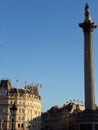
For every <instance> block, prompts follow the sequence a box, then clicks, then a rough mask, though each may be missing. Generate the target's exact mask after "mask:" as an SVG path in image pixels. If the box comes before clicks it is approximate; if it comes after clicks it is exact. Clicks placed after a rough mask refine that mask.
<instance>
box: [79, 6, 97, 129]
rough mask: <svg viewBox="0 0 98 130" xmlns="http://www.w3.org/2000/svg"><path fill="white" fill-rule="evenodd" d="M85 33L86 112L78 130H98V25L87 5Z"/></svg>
mask: <svg viewBox="0 0 98 130" xmlns="http://www.w3.org/2000/svg"><path fill="white" fill-rule="evenodd" d="M79 27H81V28H82V29H83V32H84V89H85V110H84V111H83V112H82V113H80V114H79V115H78V130H98V110H96V106H95V92H94V63H93V42H92V36H93V30H94V28H96V27H97V25H96V24H95V23H94V22H92V19H91V15H90V11H89V5H88V4H86V5H85V20H84V22H83V23H80V24H79Z"/></svg>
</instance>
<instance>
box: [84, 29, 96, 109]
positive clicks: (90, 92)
mask: <svg viewBox="0 0 98 130" xmlns="http://www.w3.org/2000/svg"><path fill="white" fill-rule="evenodd" d="M84 88H85V107H86V109H91V110H95V93H94V62H93V42H92V31H91V30H88V31H84Z"/></svg>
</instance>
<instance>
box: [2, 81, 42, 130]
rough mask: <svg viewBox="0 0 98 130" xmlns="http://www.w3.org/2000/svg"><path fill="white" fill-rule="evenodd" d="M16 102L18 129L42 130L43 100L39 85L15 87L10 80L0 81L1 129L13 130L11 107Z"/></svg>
mask: <svg viewBox="0 0 98 130" xmlns="http://www.w3.org/2000/svg"><path fill="white" fill-rule="evenodd" d="M14 103H15V104H16V107H17V111H16V116H15V119H14V127H15V129H16V130H28V129H32V130H40V129H41V113H42V101H41V97H40V95H39V92H38V87H37V86H32V85H30V86H25V88H24V89H22V88H14V87H13V86H12V83H11V81H10V80H1V81H0V130H3V129H4V130H11V126H12V117H11V112H10V108H11V107H12V105H13V104H14Z"/></svg>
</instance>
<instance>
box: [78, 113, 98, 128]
mask: <svg viewBox="0 0 98 130" xmlns="http://www.w3.org/2000/svg"><path fill="white" fill-rule="evenodd" d="M77 120H78V128H79V129H78V130H98V111H97V110H85V111H83V112H81V113H79V114H78V119H77Z"/></svg>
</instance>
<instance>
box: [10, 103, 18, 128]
mask: <svg viewBox="0 0 98 130" xmlns="http://www.w3.org/2000/svg"><path fill="white" fill-rule="evenodd" d="M16 111H17V108H16V105H15V103H14V104H13V106H12V107H11V108H10V112H11V117H12V129H11V130H15V129H14V119H15V115H16Z"/></svg>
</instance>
